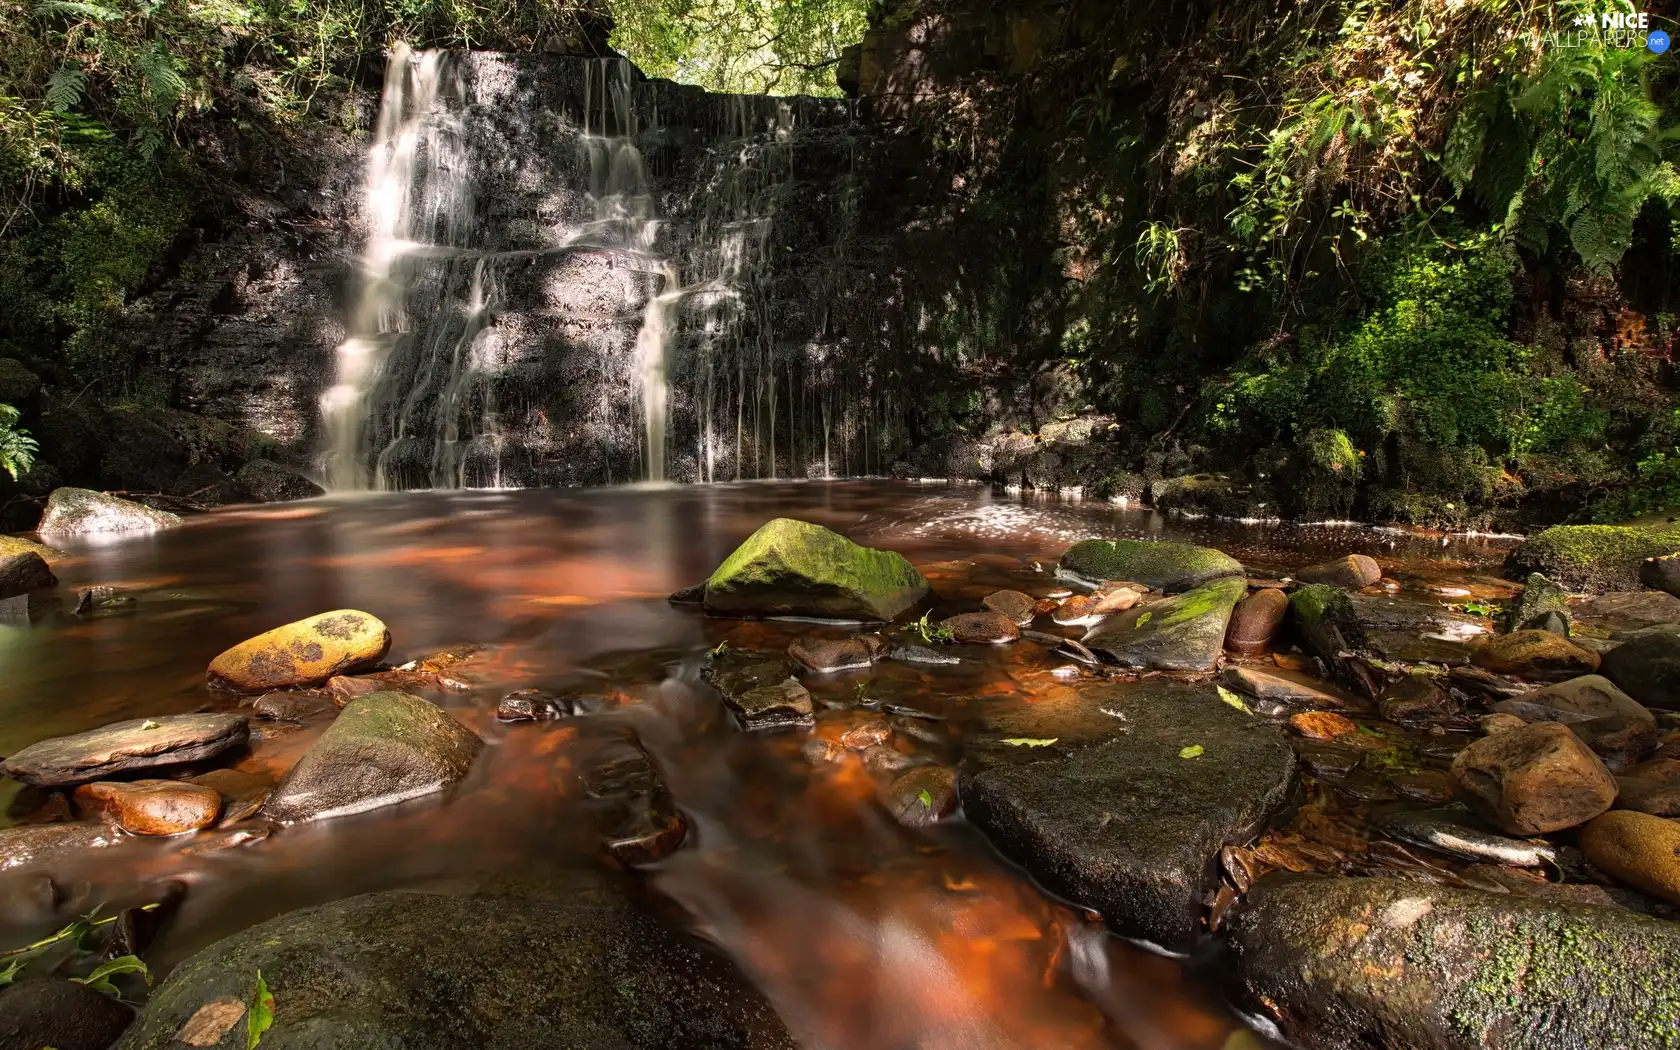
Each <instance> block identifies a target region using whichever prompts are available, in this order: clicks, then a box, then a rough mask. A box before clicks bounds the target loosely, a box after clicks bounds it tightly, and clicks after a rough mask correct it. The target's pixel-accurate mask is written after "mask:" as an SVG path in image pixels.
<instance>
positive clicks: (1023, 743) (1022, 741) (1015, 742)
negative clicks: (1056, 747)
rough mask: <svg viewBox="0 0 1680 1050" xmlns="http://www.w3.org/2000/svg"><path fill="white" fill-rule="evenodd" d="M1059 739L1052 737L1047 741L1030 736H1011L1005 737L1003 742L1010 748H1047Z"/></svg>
mask: <svg viewBox="0 0 1680 1050" xmlns="http://www.w3.org/2000/svg"><path fill="white" fill-rule="evenodd" d="M1060 739H1061V737H1057V736H1053V737H1051V738H1050V739H1048V740H1038V739H1035V738H1033V737H1030V736H1011V737H1005V738H1004V741H1003V742H1004V743H1006V744H1008V745H1009V746H1010V747H1049V746H1050V745H1051V744H1054V743H1055V742H1056V741H1058V740H1060Z"/></svg>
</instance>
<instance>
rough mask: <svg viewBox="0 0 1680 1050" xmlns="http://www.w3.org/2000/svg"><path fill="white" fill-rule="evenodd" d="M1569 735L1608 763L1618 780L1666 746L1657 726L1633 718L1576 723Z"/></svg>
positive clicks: (1593, 719)
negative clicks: (1573, 736) (1618, 777)
mask: <svg viewBox="0 0 1680 1050" xmlns="http://www.w3.org/2000/svg"><path fill="white" fill-rule="evenodd" d="M1569 731H1570V732H1571V733H1574V734H1575V735H1576V736H1578V737H1580V738H1581V740H1582V741H1583V742H1585V743H1586V745H1587V746H1588V747H1590V748H1592V749H1593V753H1594V754H1596V755H1598V757H1600V758H1602V759H1604V764H1605V765H1606V766H1608V767H1609V768H1610V771H1611V772H1613V773H1616V774H1617V775H1618V776H1620V775H1621V773H1622V772H1623V771H1624V770H1626V769H1627V768H1628V767H1629V766H1633V765H1636V764H1637V763H1640V762H1643V761H1644V760H1645V759H1647V758H1650V757H1651V755H1652V753H1653V752H1655V751H1656V750H1657V746H1658V745H1659V744H1660V743H1661V742H1662V736H1661V734H1660V733H1659V732H1658V730H1657V726H1656V723H1654V722H1652V721H1649V720H1647V719H1644V718H1639V717H1636V716H1633V715H1610V716H1608V717H1605V718H1590V719H1588V720H1587V721H1585V722H1573V723H1570V725H1569Z"/></svg>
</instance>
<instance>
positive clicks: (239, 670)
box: [209, 609, 391, 693]
mask: <svg viewBox="0 0 1680 1050" xmlns="http://www.w3.org/2000/svg"><path fill="white" fill-rule="evenodd" d="M390 647H391V632H390V630H388V629H387V628H386V626H385V624H384V622H383V621H382V620H380V619H379V618H378V617H377V616H373V615H372V614H370V613H365V612H360V611H358V610H356V609H337V610H335V611H333V612H324V613H319V614H317V615H315V616H310V617H307V618H305V619H302V620H298V621H297V622H296V623H289V624H286V625H285V626H284V627H276V628H275V629H274V630H272V631H266V632H264V633H262V634H259V635H257V636H256V637H255V638H251V639H248V640H246V641H243V642H240V643H239V644H238V645H236V646H234V647H233V648H231V649H229V650H227V651H226V652H224V653H222V654H221V655H220V656H218V657H216V658H215V659H214V660H212V661H210V671H209V676H210V680H211V681H212V682H215V683H216V684H217V685H221V686H225V687H226V688H229V689H233V690H236V691H238V692H241V693H266V692H268V691H269V690H271V689H292V688H302V687H308V686H316V685H323V684H325V683H326V682H327V681H328V680H329V679H331V678H334V677H336V676H338V675H343V674H352V673H354V672H356V671H364V670H368V669H369V668H372V667H373V666H374V665H375V664H377V663H379V660H380V658H381V657H383V656H384V655H385V652H386V650H388V649H389V648H390Z"/></svg>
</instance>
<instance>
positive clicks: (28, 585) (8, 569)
mask: <svg viewBox="0 0 1680 1050" xmlns="http://www.w3.org/2000/svg"><path fill="white" fill-rule="evenodd" d="M56 586H58V577H57V576H54V575H53V571H52V570H51V569H49V568H48V567H47V563H46V560H45V559H43V558H42V557H41V556H40V555H39V554H36V553H35V552H33V551H25V552H24V553H22V554H13V555H11V556H9V557H6V556H0V600H3V599H6V598H16V597H17V596H18V595H20V594H28V593H29V592H30V591H39V590H44V589H46V588H48V587H56Z"/></svg>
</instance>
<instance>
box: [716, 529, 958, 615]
mask: <svg viewBox="0 0 1680 1050" xmlns="http://www.w3.org/2000/svg"><path fill="white" fill-rule="evenodd" d="M927 593H928V582H927V580H926V579H925V578H923V576H922V574H921V573H919V572H917V571H916V567H915V566H913V565H911V564H910V563H909V562H908V561H906V560H905V558H904V556H903V555H902V554H898V553H896V552H894V551H883V550H875V549H873V548H871V547H863V546H859V545H858V544H856V543H853V542H852V541H851V540H849V539H847V538H846V537H844V536H842V535H840V534H839V533H838V532H834V531H832V530H830V529H825V528H823V527H822V526H821V525H813V524H812V523H810V522H808V521H797V520H795V519H793V518H777V519H775V520H774V521H770V522H766V523H765V524H764V525H763V526H762V527H761V528H760V529H759V530H758V531H757V532H755V533H753V534H752V535H751V536H749V537H747V540H746V542H745V543H742V544H741V545H740V546H739V547H737V548H736V549H735V553H733V554H731V555H730V556H729V557H728V558H726V559H724V562H723V564H722V565H720V566H718V568H717V571H716V572H714V573H712V577H711V579H709V580H707V581H706V597H705V607H706V611H707V612H708V613H710V614H712V615H714V616H813V617H821V618H824V619H841V620H871V621H874V620H885V621H890V620H892V619H893V618H894V617H896V616H898V615H899V614H901V613H903V612H904V611H906V610H907V609H910V608H911V607H913V606H914V605H916V604H917V603H918V602H920V601H921V600H922V599H923V598H924V597H926V596H927Z"/></svg>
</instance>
